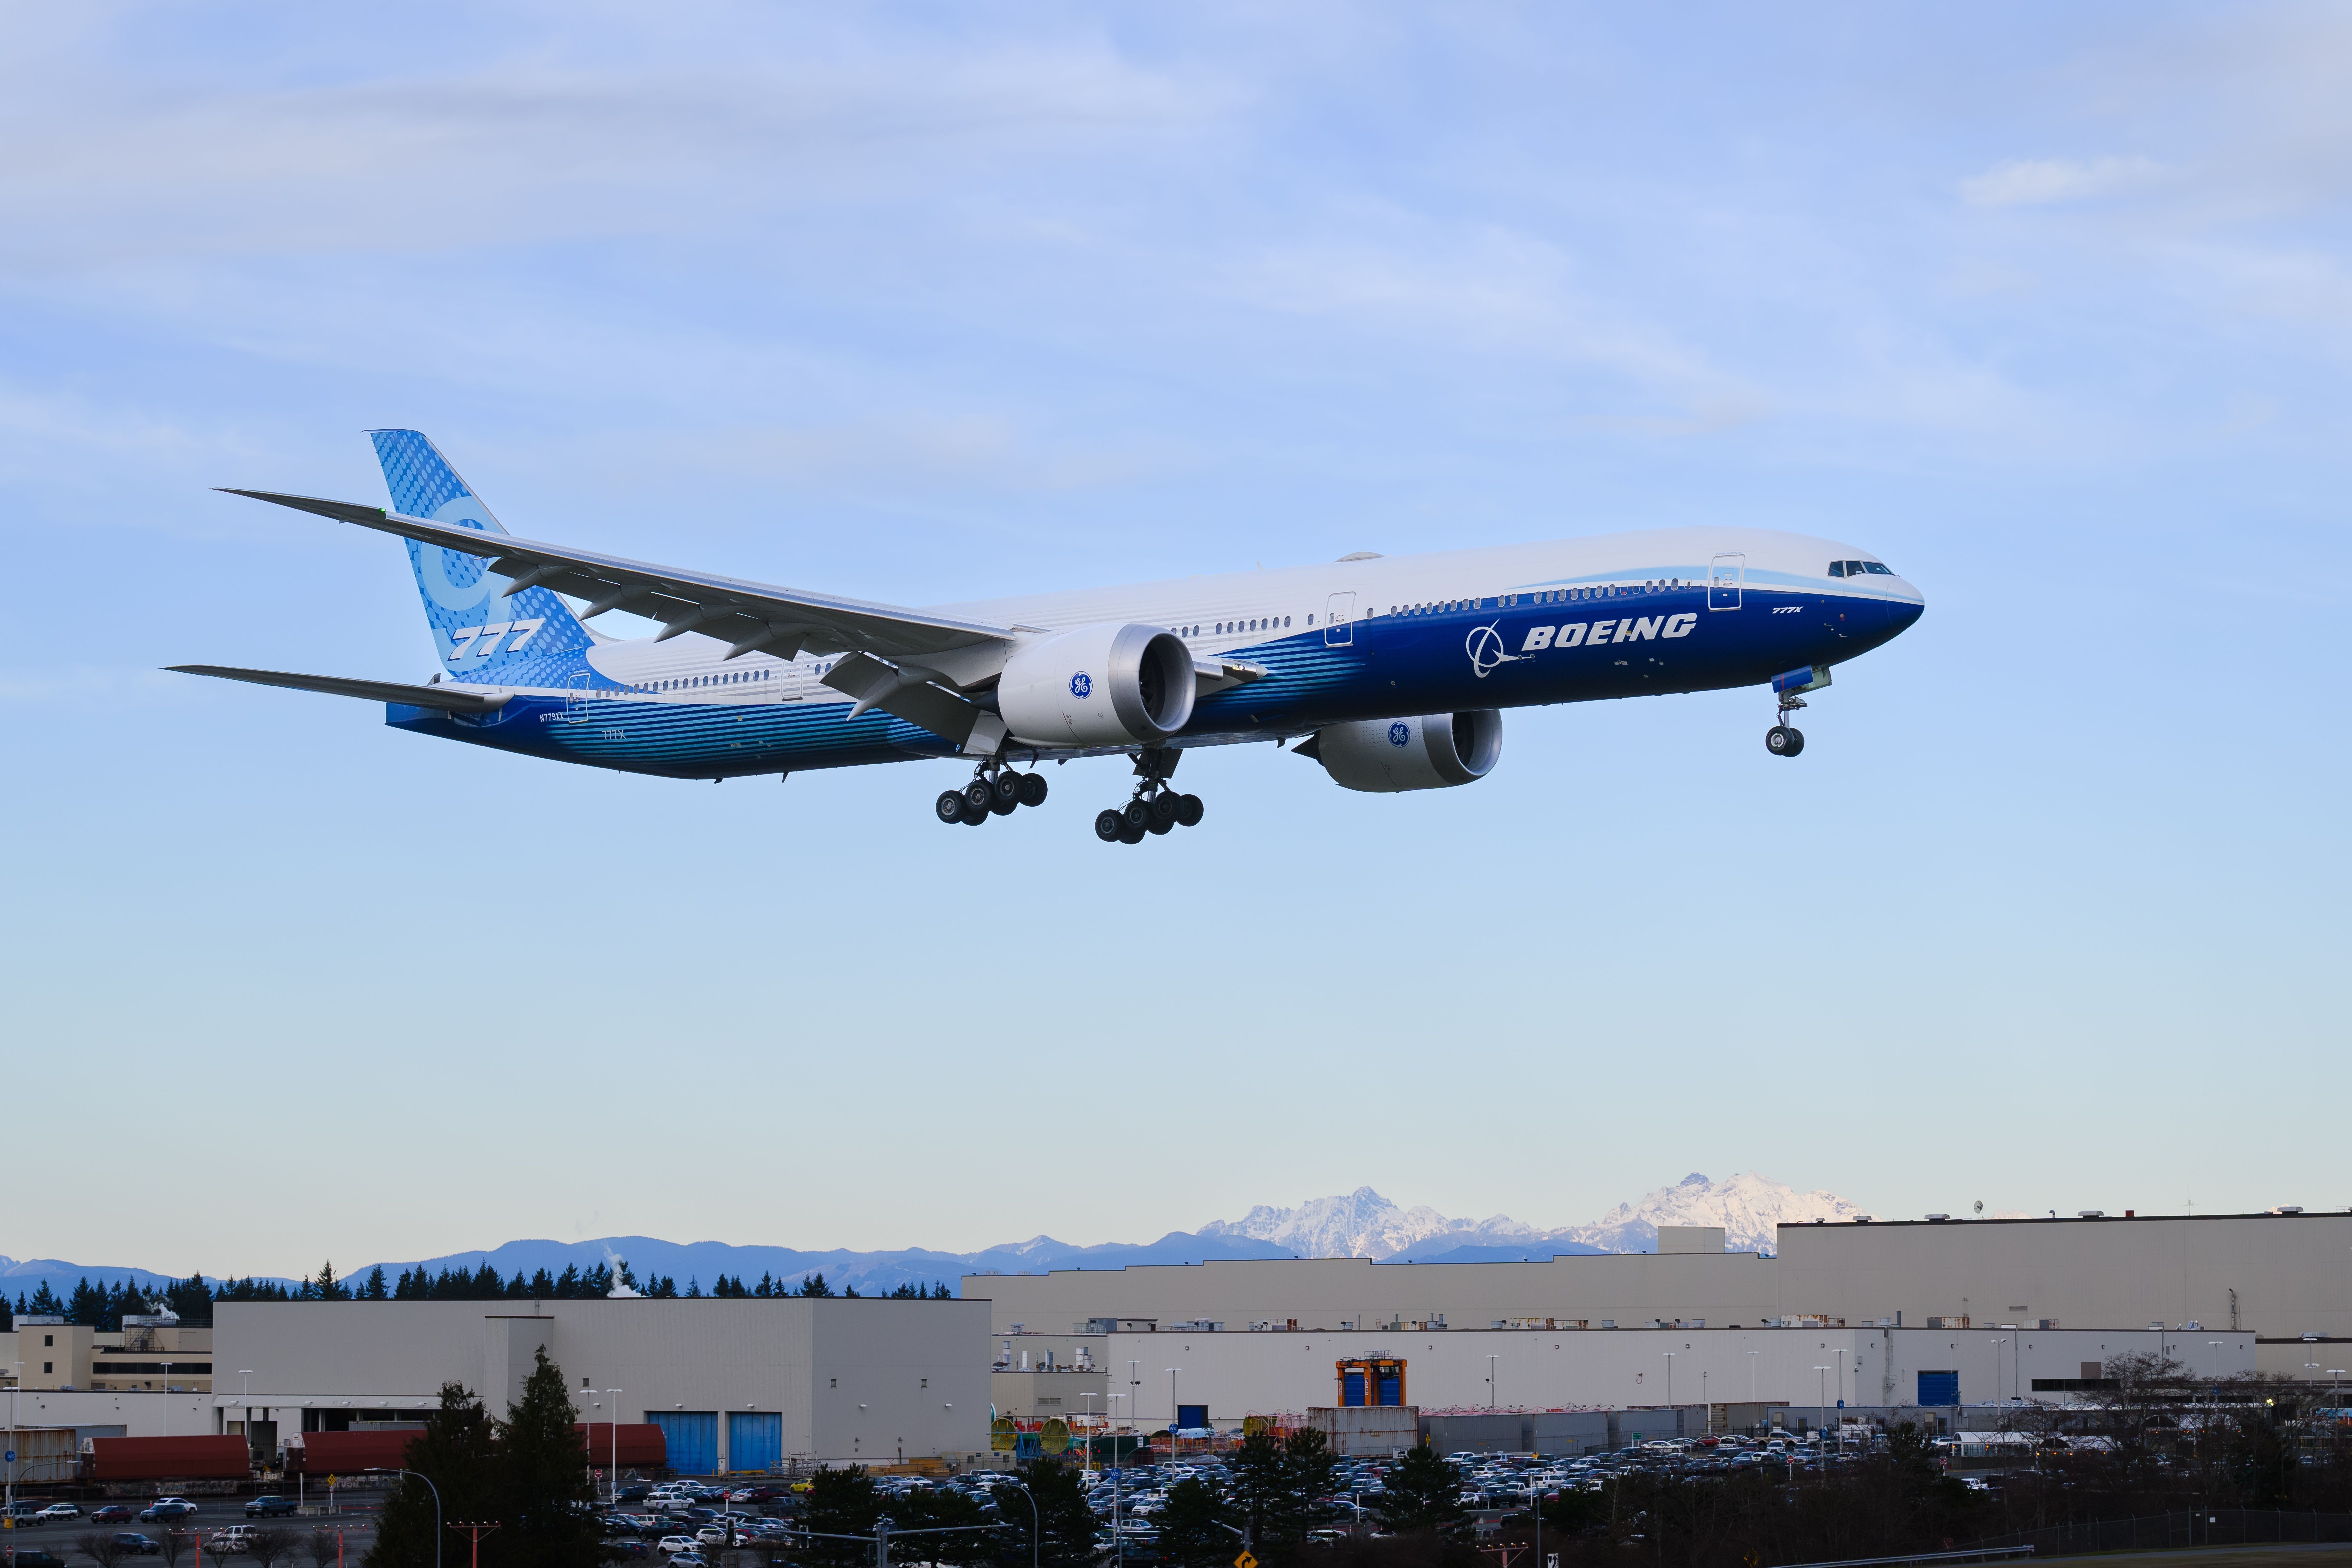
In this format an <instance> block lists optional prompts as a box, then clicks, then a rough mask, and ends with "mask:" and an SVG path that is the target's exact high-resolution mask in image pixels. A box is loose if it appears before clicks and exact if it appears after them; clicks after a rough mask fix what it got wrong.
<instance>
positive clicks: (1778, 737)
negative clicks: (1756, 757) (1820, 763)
mask: <svg viewBox="0 0 2352 1568" xmlns="http://www.w3.org/2000/svg"><path fill="white" fill-rule="evenodd" d="M1764 749H1765V750H1766V751H1768V752H1771V753H1772V754H1773V755H1774V756H1776V757H1793V756H1795V755H1796V754H1797V753H1798V752H1801V751H1803V750H1804V749H1805V732H1804V731H1802V730H1798V729H1794V728H1791V727H1790V726H1789V725H1787V724H1775V725H1773V726H1772V727H1771V728H1770V729H1769V730H1767V731H1764Z"/></svg>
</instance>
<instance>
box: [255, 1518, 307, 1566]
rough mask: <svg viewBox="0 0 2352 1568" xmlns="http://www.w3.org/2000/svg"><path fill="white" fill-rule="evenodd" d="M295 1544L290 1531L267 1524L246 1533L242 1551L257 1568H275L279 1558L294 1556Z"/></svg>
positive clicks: (292, 1533)
mask: <svg viewBox="0 0 2352 1568" xmlns="http://www.w3.org/2000/svg"><path fill="white" fill-rule="evenodd" d="M296 1544H297V1542H296V1538H295V1534H294V1532H293V1531H290V1530H288V1529H286V1528H285V1527H284V1526H282V1525H275V1524H267V1525H264V1526H262V1527H261V1528H260V1529H259V1530H253V1531H247V1532H246V1536H245V1545H244V1548H243V1550H244V1552H245V1554H246V1555H247V1557H250V1558H252V1559H253V1561H254V1562H255V1563H256V1564H257V1565H258V1568H277V1563H278V1560H279V1559H280V1558H285V1557H291V1556H292V1555H294V1548H295V1545H296Z"/></svg>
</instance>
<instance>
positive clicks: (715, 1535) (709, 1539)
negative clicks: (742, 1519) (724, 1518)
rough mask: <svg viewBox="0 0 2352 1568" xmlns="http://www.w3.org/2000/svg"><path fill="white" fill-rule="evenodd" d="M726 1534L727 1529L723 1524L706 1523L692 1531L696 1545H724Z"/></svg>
mask: <svg viewBox="0 0 2352 1568" xmlns="http://www.w3.org/2000/svg"><path fill="white" fill-rule="evenodd" d="M727 1535H728V1531H727V1529H726V1527H725V1526H724V1525H717V1524H706V1525H704V1526H703V1527H702V1528H701V1529H700V1530H698V1531H695V1532H694V1539H695V1542H696V1543H697V1544H698V1545H702V1546H724V1545H726V1544H727Z"/></svg>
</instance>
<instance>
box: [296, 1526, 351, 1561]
mask: <svg viewBox="0 0 2352 1568" xmlns="http://www.w3.org/2000/svg"><path fill="white" fill-rule="evenodd" d="M302 1552H303V1555H305V1556H307V1557H309V1558H310V1568H327V1564H328V1563H332V1562H335V1561H336V1560H337V1559H339V1558H340V1557H341V1556H342V1554H343V1542H342V1532H341V1531H337V1530H327V1529H323V1528H317V1529H313V1530H312V1531H310V1534H309V1535H308V1536H306V1537H305V1538H304V1539H303V1542H302Z"/></svg>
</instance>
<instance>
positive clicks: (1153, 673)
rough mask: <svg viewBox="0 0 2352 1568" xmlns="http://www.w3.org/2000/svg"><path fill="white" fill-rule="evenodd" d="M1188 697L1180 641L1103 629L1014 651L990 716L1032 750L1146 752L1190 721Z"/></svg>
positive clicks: (1163, 632)
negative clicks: (1118, 748)
mask: <svg viewBox="0 0 2352 1568" xmlns="http://www.w3.org/2000/svg"><path fill="white" fill-rule="evenodd" d="M1192 695H1193V678H1192V649H1190V648H1188V647H1185V646H1184V644H1183V641H1182V639H1181V638H1180V637H1177V636H1176V635H1175V634H1174V633H1173V632H1171V631H1169V630H1168V629H1167V628H1166V627H1164V626H1136V625H1128V626H1118V625H1113V624H1111V623H1108V622H1104V623H1101V624H1098V625H1095V626H1073V627H1071V628H1070V629H1069V630H1067V631H1062V632H1052V633H1048V634H1047V635H1045V636H1043V637H1034V638H1032V639H1030V640H1029V641H1027V642H1024V643H1023V644H1022V645H1021V646H1020V647H1016V648H1014V649H1013V655H1012V657H1011V658H1007V659H1006V660H1005V661H1004V674H1003V678H1002V679H1000V680H999V681H998V682H997V686H996V710H997V712H998V714H999V715H1000V716H1001V717H1002V718H1003V720H1004V722H1005V725H1006V726H1007V727H1008V728H1009V729H1011V731H1013V738H1014V739H1015V740H1016V741H1026V742H1031V743H1032V744H1035V745H1045V746H1131V745H1138V744H1140V745H1147V746H1148V745H1156V744H1158V743H1159V742H1161V741H1164V740H1166V739H1167V738H1168V737H1169V736H1171V735H1173V734H1174V733H1176V731H1179V730H1181V729H1182V728H1183V727H1184V726H1185V725H1186V724H1187V723H1188V722H1190V721H1191V720H1192Z"/></svg>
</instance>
